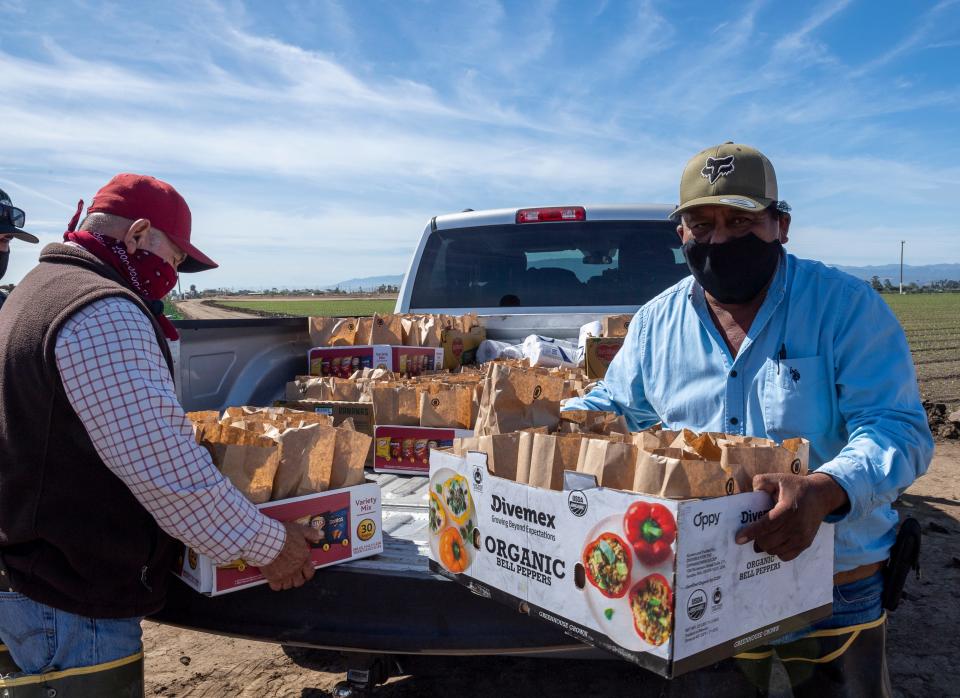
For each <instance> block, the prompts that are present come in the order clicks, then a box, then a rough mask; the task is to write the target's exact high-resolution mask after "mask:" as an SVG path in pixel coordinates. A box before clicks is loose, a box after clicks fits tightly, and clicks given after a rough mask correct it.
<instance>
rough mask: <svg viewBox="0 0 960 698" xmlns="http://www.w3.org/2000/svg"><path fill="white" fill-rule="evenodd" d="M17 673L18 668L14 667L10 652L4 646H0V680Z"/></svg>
mask: <svg viewBox="0 0 960 698" xmlns="http://www.w3.org/2000/svg"><path fill="white" fill-rule="evenodd" d="M18 671H20V667H18V666H17V665H16V663H15V662H14V661H13V657H11V656H10V650H8V649H7V646H6V645H0V678H3V677H4V676H6V675H7V674H15V673H17V672H18Z"/></svg>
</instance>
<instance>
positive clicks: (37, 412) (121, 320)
mask: <svg viewBox="0 0 960 698" xmlns="http://www.w3.org/2000/svg"><path fill="white" fill-rule="evenodd" d="M82 210H83V202H82V201H81V202H80V204H79V206H78V207H77V213H76V215H75V216H74V217H73V220H71V222H70V225H69V228H68V230H67V232H66V233H65V235H64V240H65V241H64V242H63V243H55V244H52V245H48V246H47V247H46V248H44V249H43V251H42V252H41V255H40V262H39V264H38V266H37V267H35V268H34V269H33V270H32V271H30V273H29V274H27V276H26V277H25V278H24V279H23V281H22V282H21V283H20V284H19V285H18V286H17V287H16V289H14V291H13V292H12V293H11V295H10V297H9V299H8V300H7V302H6V305H5V306H4V309H3V313H0V642H2V644H3V645H6V650H7V651H8V652H9V655H8V660H12V663H13V664H15V665H16V669H14V670H16V671H19V672H22V673H23V674H25V675H27V676H26V677H25V678H22V679H16V681H18V682H21V681H26V682H27V683H29V682H30V681H33V680H34V679H33V678H31V677H35V681H34V682H41V683H42V684H43V686H46V687H47V689H53V690H57V687H58V686H60V687H61V688H64V689H65V690H67V691H75V693H72V694H73V695H114V694H115V693H117V694H119V693H122V694H123V695H140V694H141V692H142V689H143V654H142V649H141V644H140V641H141V633H140V619H141V618H142V617H143V616H145V615H147V614H149V613H152V612H154V611H156V610H158V609H159V608H160V607H161V606H162V605H163V601H164V597H165V593H166V587H167V583H168V580H169V579H170V577H171V575H170V572H169V570H170V567H171V564H172V562H173V557H174V556H175V554H176V544H175V541H174V539H175V538H176V539H179V540H181V541H184V542H185V543H187V544H188V545H190V546H191V547H193V548H195V549H197V550H199V551H200V552H202V553H204V554H206V555H209V556H210V557H211V558H212V559H213V560H215V561H217V562H228V561H231V560H236V559H238V558H242V559H244V560H247V561H248V562H250V563H251V564H254V565H257V566H259V567H260V568H261V569H262V570H263V572H264V574H265V575H266V577H267V579H268V581H269V582H270V586H271V587H272V588H273V589H288V588H291V587H294V586H300V585H302V584H303V583H304V581H306V580H308V579H310V578H311V577H312V576H313V567H312V565H311V564H310V563H309V545H308V542H316V540H317V534H316V531H314V530H312V529H310V528H309V527H304V526H297V525H292V524H287V525H284V524H280V523H278V522H277V521H274V520H272V519H268V518H266V517H264V516H263V515H261V514H260V513H259V511H258V510H257V509H256V507H255V506H253V505H252V504H251V503H250V502H249V501H248V500H247V499H245V498H244V496H243V495H242V494H240V492H238V491H237V490H236V489H235V488H234V487H233V486H232V485H231V484H230V483H229V482H228V481H227V480H226V479H225V478H224V477H223V476H222V475H221V474H220V473H219V471H218V470H217V469H216V468H215V467H214V465H213V463H212V462H211V460H210V456H209V454H208V453H207V451H206V450H205V449H204V448H202V447H201V446H199V445H197V444H196V443H195V441H194V439H193V432H192V428H191V425H190V422H189V420H188V419H187V417H186V416H185V415H184V412H183V409H182V407H181V406H180V404H179V402H178V401H177V397H176V393H175V390H174V384H173V378H172V371H173V363H172V359H171V355H170V351H169V349H168V347H167V340H168V339H176V338H177V331H176V329H175V328H174V327H173V325H172V324H171V323H170V322H169V321H168V320H167V319H166V317H164V315H163V302H162V299H163V297H164V296H165V295H166V294H167V293H168V292H169V291H170V290H171V289H172V288H173V286H174V285H175V284H176V280H177V270H178V269H179V271H188V272H195V271H203V270H205V269H212V268H214V267H216V266H217V265H216V263H215V262H213V260H211V259H210V258H209V257H207V256H206V255H205V254H203V253H202V252H201V251H200V250H198V249H197V248H196V247H195V246H194V245H193V244H192V243H191V240H190V209H189V208H188V207H187V204H186V202H185V201H184V200H183V197H181V196H180V195H179V194H178V193H177V192H176V190H175V189H174V188H173V187H171V186H170V185H169V184H167V183H166V182H162V181H160V180H158V179H154V178H153V177H146V176H141V175H133V174H121V175H117V176H116V177H114V178H113V179H112V180H110V182H109V183H108V184H107V185H106V186H104V187H103V188H102V189H101V190H100V191H99V192H97V194H96V196H95V197H94V199H93V202H92V203H91V205H90V207H89V209H88V210H87V216H86V217H85V218H84V219H83V221H82V222H81V223H80V225H79V227H78V226H77V222H78V220H79V218H80V215H81V213H82ZM0 660H2V655H0ZM78 667H92V668H93V670H89V669H86V670H84V671H80V672H76V671H73V670H74V669H76V668H78ZM11 668H12V667H11V666H10V665H8V668H7V669H6V670H5V669H4V668H3V665H2V662H0V673H3V672H4V671H9V670H10V669H11ZM41 675H42V676H41ZM6 687H7V686H6V684H4V688H5V689H6ZM61 692H62V691H61ZM30 695H33V694H32V693H31V694H30ZM44 695H46V694H44ZM50 695H52V693H50Z"/></svg>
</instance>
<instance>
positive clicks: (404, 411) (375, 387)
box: [369, 383, 420, 427]
mask: <svg viewBox="0 0 960 698" xmlns="http://www.w3.org/2000/svg"><path fill="white" fill-rule="evenodd" d="M369 394H370V400H371V402H373V421H374V423H375V424H392V425H395V426H402V427H417V426H420V391H418V390H417V388H416V386H414V385H404V384H400V383H371V384H370V385H369Z"/></svg>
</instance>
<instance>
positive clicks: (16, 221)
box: [0, 204, 27, 228]
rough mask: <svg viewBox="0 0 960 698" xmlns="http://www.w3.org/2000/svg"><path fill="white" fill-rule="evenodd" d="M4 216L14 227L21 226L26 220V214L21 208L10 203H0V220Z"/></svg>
mask: <svg viewBox="0 0 960 698" xmlns="http://www.w3.org/2000/svg"><path fill="white" fill-rule="evenodd" d="M4 218H6V219H7V220H8V221H10V223H12V224H13V227H15V228H22V227H23V225H24V223H26V222H27V216H26V214H24V212H23V210H22V209H19V208H17V207H16V206H11V205H10V204H0V220H2V219H4Z"/></svg>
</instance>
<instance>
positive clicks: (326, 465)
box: [272, 424, 337, 499]
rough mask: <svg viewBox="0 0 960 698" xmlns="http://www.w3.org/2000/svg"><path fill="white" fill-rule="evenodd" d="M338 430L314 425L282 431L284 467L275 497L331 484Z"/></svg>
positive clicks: (275, 490) (295, 494) (281, 447)
mask: <svg viewBox="0 0 960 698" xmlns="http://www.w3.org/2000/svg"><path fill="white" fill-rule="evenodd" d="M336 435H337V432H336V429H334V428H333V427H325V426H322V425H319V424H313V425H309V426H306V427H302V428H295V429H287V430H285V431H283V432H281V433H280V435H279V436H278V439H277V440H278V442H279V443H280V466H279V468H278V469H277V475H276V477H275V478H274V481H273V494H272V498H273V499H286V498H287V497H299V496H301V495H304V494H311V493H314V492H323V491H325V490H327V489H329V487H330V475H331V471H332V469H333V453H334V442H335V440H336Z"/></svg>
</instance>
